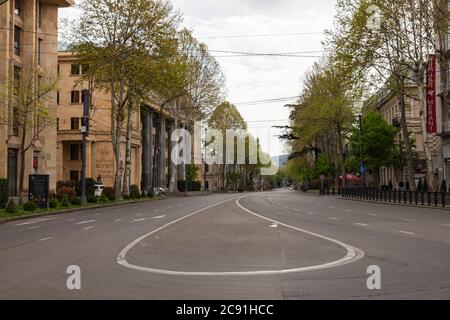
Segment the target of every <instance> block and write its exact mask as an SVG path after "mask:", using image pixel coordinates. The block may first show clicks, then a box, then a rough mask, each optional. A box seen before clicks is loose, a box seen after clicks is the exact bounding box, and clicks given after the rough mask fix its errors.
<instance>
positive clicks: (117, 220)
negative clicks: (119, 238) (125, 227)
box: [114, 219, 122, 222]
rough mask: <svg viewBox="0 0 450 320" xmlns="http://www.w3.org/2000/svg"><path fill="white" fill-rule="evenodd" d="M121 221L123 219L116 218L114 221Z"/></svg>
mask: <svg viewBox="0 0 450 320" xmlns="http://www.w3.org/2000/svg"><path fill="white" fill-rule="evenodd" d="M119 221H122V219H116V220H114V222H119Z"/></svg>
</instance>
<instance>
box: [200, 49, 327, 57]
mask: <svg viewBox="0 0 450 320" xmlns="http://www.w3.org/2000/svg"><path fill="white" fill-rule="evenodd" d="M208 51H209V52H216V53H228V54H233V55H234V56H222V57H242V56H269V57H293V58H320V57H321V56H319V55H314V56H313V55H305V54H310V53H324V52H325V51H324V50H317V51H297V52H244V51H229V50H208ZM215 57H216V58H217V57H221V56H215Z"/></svg>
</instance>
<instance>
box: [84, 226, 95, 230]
mask: <svg viewBox="0 0 450 320" xmlns="http://www.w3.org/2000/svg"><path fill="white" fill-rule="evenodd" d="M94 228H95V227H94V226H90V227H86V228H84V230H90V229H94Z"/></svg>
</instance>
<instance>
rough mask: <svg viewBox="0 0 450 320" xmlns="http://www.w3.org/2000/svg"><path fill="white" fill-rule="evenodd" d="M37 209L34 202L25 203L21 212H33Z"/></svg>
mask: <svg viewBox="0 0 450 320" xmlns="http://www.w3.org/2000/svg"><path fill="white" fill-rule="evenodd" d="M36 209H37V204H36V202H34V201H28V202H25V204H24V205H23V210H25V211H34V210H36Z"/></svg>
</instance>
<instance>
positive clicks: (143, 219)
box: [131, 218, 147, 223]
mask: <svg viewBox="0 0 450 320" xmlns="http://www.w3.org/2000/svg"><path fill="white" fill-rule="evenodd" d="M145 220H147V218H141V219H134V220H132V221H131V223H135V222H142V221H145Z"/></svg>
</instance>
